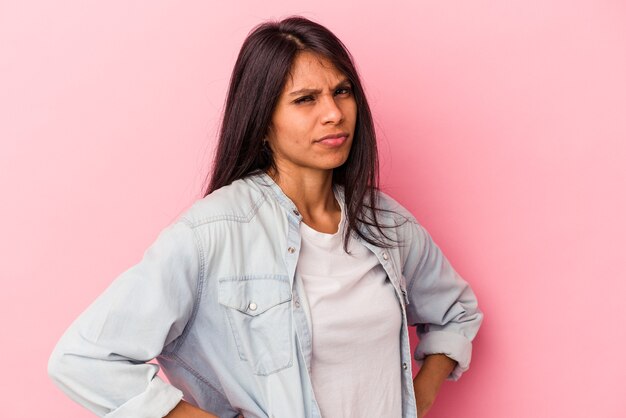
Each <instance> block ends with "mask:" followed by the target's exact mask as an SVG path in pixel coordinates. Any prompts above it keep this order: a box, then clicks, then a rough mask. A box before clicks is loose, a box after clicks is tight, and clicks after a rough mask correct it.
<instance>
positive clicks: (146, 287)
mask: <svg viewBox="0 0 626 418" xmlns="http://www.w3.org/2000/svg"><path fill="white" fill-rule="evenodd" d="M201 275H202V272H201V268H200V262H199V257H198V250H197V248H196V241H195V236H194V232H193V230H192V229H191V228H190V227H189V226H188V225H187V224H185V223H184V222H183V221H179V222H177V223H175V224H173V225H170V226H169V227H167V228H165V229H164V230H163V231H162V232H161V233H160V234H159V236H158V238H157V239H156V241H155V242H154V243H153V244H152V245H151V246H150V247H149V248H148V249H147V250H146V252H145V253H144V256H143V258H142V260H141V261H140V262H139V263H138V264H136V265H135V266H133V267H131V268H130V269H128V270H127V271H125V272H123V273H122V274H121V275H120V276H119V277H118V278H117V279H116V280H115V281H114V282H113V283H112V284H111V286H109V288H108V289H107V290H106V291H105V292H104V293H103V294H101V295H100V296H99V297H98V298H97V299H96V300H95V301H94V302H93V303H92V304H91V305H90V306H89V307H88V308H87V310H86V311H85V312H83V313H82V314H81V315H80V316H79V317H78V319H77V320H76V321H74V323H73V324H72V325H71V326H70V327H69V329H68V330H67V331H66V332H65V334H64V335H63V337H62V338H61V340H60V341H59V342H58V343H57V346H56V347H55V349H54V351H53V353H52V355H51V356H50V360H49V363H48V372H49V374H50V377H51V378H52V379H53V381H54V382H55V383H56V384H57V385H58V386H59V387H60V388H61V389H62V390H63V391H64V392H66V394H67V395H68V396H69V397H70V398H72V399H73V400H75V401H76V402H78V403H80V404H81V405H83V406H84V407H86V408H88V409H90V410H91V411H93V412H94V413H96V414H97V415H99V416H105V415H106V416H107V417H109V418H125V417H129V418H130V417H132V418H140V417H141V418H152V417H163V416H165V415H166V414H167V413H168V412H169V411H171V410H172V409H173V408H174V407H175V406H176V405H177V404H178V403H179V402H180V400H181V398H182V392H181V391H180V390H179V389H177V388H175V387H174V386H172V385H170V384H168V383H166V382H165V381H163V380H161V379H160V378H159V377H158V376H157V375H156V374H157V372H158V370H159V366H158V365H156V364H151V363H147V362H148V361H150V360H152V359H153V358H155V357H156V356H157V355H159V353H160V352H161V351H162V349H163V347H164V346H166V345H168V344H170V343H171V342H172V341H174V340H175V339H176V338H177V337H178V336H179V335H180V334H181V333H182V332H183V329H184V328H185V326H186V324H187V321H188V320H189V318H190V317H191V313H192V311H193V306H194V302H195V298H196V295H197V286H198V282H199V278H200V276H201Z"/></svg>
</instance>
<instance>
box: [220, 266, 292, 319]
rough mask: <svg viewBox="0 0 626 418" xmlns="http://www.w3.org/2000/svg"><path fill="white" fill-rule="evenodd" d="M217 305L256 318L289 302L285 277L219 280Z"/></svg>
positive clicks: (288, 288) (288, 289) (289, 296)
mask: <svg viewBox="0 0 626 418" xmlns="http://www.w3.org/2000/svg"><path fill="white" fill-rule="evenodd" d="M218 299H219V303H220V304H222V305H224V306H227V307H229V308H232V309H236V310H238V311H239V312H241V313H244V314H246V315H250V316H257V315H260V314H262V313H264V312H265V311H267V310H268V309H270V308H273V307H274V306H276V305H280V304H281V303H284V302H288V301H290V300H291V288H290V285H289V279H288V277H287V276H262V277H236V278H228V279H221V280H220V284H219V295H218Z"/></svg>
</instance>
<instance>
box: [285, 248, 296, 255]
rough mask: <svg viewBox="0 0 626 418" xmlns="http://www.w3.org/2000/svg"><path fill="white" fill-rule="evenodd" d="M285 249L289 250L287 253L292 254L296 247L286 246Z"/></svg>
mask: <svg viewBox="0 0 626 418" xmlns="http://www.w3.org/2000/svg"><path fill="white" fill-rule="evenodd" d="M287 251H289V254H293V253H295V252H296V249H295V248H293V247H289V248H287Z"/></svg>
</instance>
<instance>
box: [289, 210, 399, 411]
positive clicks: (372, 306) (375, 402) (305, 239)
mask: <svg viewBox="0 0 626 418" xmlns="http://www.w3.org/2000/svg"><path fill="white" fill-rule="evenodd" d="M344 223H345V222H344V209H343V207H342V213H341V222H340V224H339V230H338V231H337V232H336V233H335V234H325V233H322V232H318V231H316V230H314V229H312V228H311V227H309V226H308V225H306V224H305V223H304V222H301V224H300V232H301V235H302V244H301V249H300V257H299V259H298V266H297V269H296V274H298V275H299V277H300V279H301V281H302V285H303V287H304V291H305V295H306V299H307V300H306V302H307V304H308V306H309V310H310V313H311V325H312V335H313V348H312V359H311V378H312V383H313V391H314V393H315V398H316V400H317V402H318V404H319V407H320V409H321V412H322V417H324V418H349V417H354V418H357V417H358V418H367V417H372V418H383V417H389V418H397V417H400V416H401V415H402V396H401V390H402V388H401V366H400V364H401V360H400V330H401V326H402V317H401V310H400V306H399V303H398V299H397V298H396V295H395V292H394V289H393V286H392V285H391V283H390V282H389V280H387V275H386V274H385V271H384V269H383V268H382V266H381V265H380V264H379V262H378V259H377V258H376V256H375V255H374V253H372V252H371V251H370V250H368V249H367V248H366V247H365V246H364V245H363V244H361V243H360V242H358V241H357V240H356V239H351V240H350V243H349V247H348V249H349V251H350V253H351V254H346V252H345V251H344V250H343V228H344Z"/></svg>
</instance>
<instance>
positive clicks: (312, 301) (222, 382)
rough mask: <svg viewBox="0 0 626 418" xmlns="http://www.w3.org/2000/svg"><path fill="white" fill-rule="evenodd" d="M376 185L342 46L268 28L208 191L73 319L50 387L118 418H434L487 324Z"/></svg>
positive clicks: (371, 145) (300, 29)
mask: <svg viewBox="0 0 626 418" xmlns="http://www.w3.org/2000/svg"><path fill="white" fill-rule="evenodd" d="M376 186H377V152H376V138H375V133H374V128H373V123H372V117H371V115H370V111H369V107H368V104H367V101H366V98H365V95H364V93H363V87H362V85H361V83H360V81H359V77H358V75H357V73H356V70H355V68H354V65H353V63H352V60H351V57H350V55H349V53H348V52H347V50H346V49H345V47H344V46H343V45H342V44H341V42H340V41H339V40H338V39H337V38H336V37H335V36H334V35H333V34H332V33H331V32H330V31H328V29H326V28H324V27H323V26H320V25H318V24H316V23H313V22H311V21H309V20H306V19H304V18H299V17H294V18H289V19H285V20H283V21H281V22H278V23H265V24H262V25H260V26H259V27H257V28H256V29H255V30H253V31H252V32H251V33H250V35H249V36H248V38H247V39H246V41H245V42H244V44H243V46H242V49H241V51H240V54H239V57H238V59H237V63H236V64H235V68H234V71H233V74H232V78H231V82H230V89H229V93H228V98H227V102H226V108H225V111H224V119H223V124H222V128H221V133H220V140H219V145H218V149H217V154H216V158H215V164H214V168H213V173H212V176H211V183H210V186H209V188H208V190H207V191H206V192H207V193H206V195H205V197H204V198H203V199H200V200H198V201H197V202H196V203H195V204H194V205H193V206H192V207H191V208H189V209H188V210H187V211H186V212H185V213H184V214H183V215H181V216H180V218H179V219H178V220H177V221H176V222H175V223H173V224H172V225H170V226H168V227H167V228H165V229H164V230H163V231H162V232H161V234H160V235H159V236H158V238H157V239H156V241H155V242H154V243H153V244H152V245H151V246H150V248H149V249H148V250H147V251H146V253H145V254H144V257H143V259H142V260H141V262H139V263H138V264H137V265H135V266H133V267H132V268H130V269H129V270H127V271H125V272H124V273H122V274H121V275H120V277H119V278H117V280H115V282H114V283H113V284H112V285H111V286H110V288H109V289H107V290H106V292H105V293H104V294H102V295H101V296H100V297H99V298H98V299H97V300H96V301H95V302H94V303H93V304H92V305H91V306H90V307H89V308H88V309H87V310H86V311H85V312H84V313H83V314H82V315H81V316H80V317H79V318H78V320H77V321H75V323H74V324H72V326H71V327H70V328H69V329H68V330H67V332H66V333H65V335H64V336H63V337H62V339H61V341H60V342H59V343H58V345H57V347H56V349H55V351H54V352H53V354H52V356H51V358H50V363H49V373H50V375H51V376H52V378H53V379H54V380H55V381H56V382H57V384H58V385H59V386H60V387H61V388H62V389H63V390H65V391H66V392H67V393H68V394H69V396H71V397H72V398H73V399H75V400H76V401H78V402H80V403H81V404H82V405H84V406H86V407H87V408H89V409H91V410H92V411H94V412H95V413H97V414H99V415H106V416H107V417H116V418H117V417H133V418H137V417H162V416H167V417H170V418H174V417H187V418H191V417H212V416H219V417H234V416H237V415H239V414H241V415H243V416H245V417H275V418H278V417H320V416H323V417H331V418H335V417H415V416H416V415H417V416H419V417H422V416H424V415H425V414H426V412H427V411H428V409H429V408H430V406H431V404H432V402H433V401H434V399H435V396H436V394H437V391H438V390H439V386H440V385H441V383H442V381H443V380H444V379H446V378H449V379H453V380H455V379H458V377H459V376H460V375H461V373H462V372H463V371H465V370H466V369H467V368H468V365H469V361H470V353H471V340H472V339H473V337H474V336H475V335H476V332H477V330H478V327H479V326H480V323H481V320H482V314H481V312H480V311H479V309H478V308H477V304H476V298H475V296H474V294H473V293H472V291H471V289H470V288H469V287H468V285H467V283H466V282H464V281H463V280H462V279H461V278H460V277H459V276H458V275H457V274H456V273H455V271H454V270H453V269H452V267H451V266H450V264H449V263H448V262H447V260H446V259H445V257H444V256H443V255H442V254H441V252H440V251H439V249H438V248H437V246H436V245H435V244H434V243H433V241H432V239H431V238H430V236H429V235H428V233H427V232H426V231H425V230H424V228H422V227H421V226H420V225H419V224H418V223H417V221H416V220H415V219H414V218H413V216H412V215H411V214H410V213H408V212H407V211H406V210H405V209H403V208H402V207H401V206H400V205H398V204H397V203H396V202H395V201H393V200H392V199H391V198H390V197H388V196H386V195H385V194H383V193H381V192H379V191H378V190H377V187H376ZM408 326H416V327H417V331H418V334H419V336H420V343H419V345H418V347H417V350H416V352H415V358H416V359H417V360H418V362H420V363H422V366H421V368H420V370H419V373H418V374H417V377H416V378H415V380H412V372H411V353H410V350H409V340H408ZM154 358H156V359H157V360H158V362H159V364H160V365H161V367H163V370H164V372H165V374H166V375H167V377H168V379H169V381H170V383H166V382H165V381H163V380H161V379H160V378H159V377H158V376H156V372H157V370H158V366H157V365H155V364H150V363H147V362H148V361H150V360H152V359H154ZM183 398H184V400H182V399H183Z"/></svg>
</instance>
